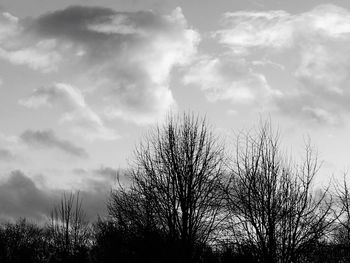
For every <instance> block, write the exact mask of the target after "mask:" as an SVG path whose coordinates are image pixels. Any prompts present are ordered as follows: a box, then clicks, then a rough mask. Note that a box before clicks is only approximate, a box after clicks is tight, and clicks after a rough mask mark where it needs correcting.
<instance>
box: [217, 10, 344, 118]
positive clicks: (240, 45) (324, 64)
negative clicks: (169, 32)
mask: <svg viewBox="0 0 350 263" xmlns="http://www.w3.org/2000/svg"><path fill="white" fill-rule="evenodd" d="M213 36H214V38H216V39H217V40H218V41H219V43H221V44H222V45H223V46H225V47H227V48H229V50H230V52H231V56H233V57H236V58H237V57H241V58H244V59H246V60H247V61H248V63H249V62H251V63H252V64H253V65H255V66H257V65H258V66H259V65H260V66H264V65H267V63H265V62H267V61H270V58H271V57H272V56H274V58H276V57H277V56H278V57H279V60H280V61H279V62H278V65H281V63H282V67H280V68H281V69H282V68H287V67H288V70H291V71H292V72H293V71H294V74H293V75H292V76H291V77H294V78H295V80H296V83H297V85H295V86H294V87H293V86H291V85H289V89H288V90H286V89H284V87H273V88H274V89H275V90H277V92H278V91H279V92H281V94H283V96H275V97H274V100H272V101H270V102H269V103H268V104H269V105H271V103H274V104H275V105H276V106H277V109H279V110H280V111H282V112H283V113H286V114H289V115H290V116H292V115H293V116H302V117H304V118H305V117H306V118H309V119H311V120H312V121H315V120H317V121H318V122H320V123H328V124H337V123H339V122H340V120H341V115H342V114H344V113H347V112H349V110H350V107H349V106H348V105H347V103H346V101H348V100H349V99H350V89H349V88H348V85H347V83H348V82H349V80H350V74H349V73H350V62H349V61H350V48H349V47H350V12H349V11H348V10H347V9H344V8H341V7H338V6H335V5H330V4H328V5H320V6H317V7H315V8H314V9H312V10H310V11H308V12H305V13H300V14H290V13H287V12H286V11H283V10H275V11H264V12H254V11H251V12H234V13H226V14H225V15H224V16H223V19H222V29H220V30H218V31H216V32H215V33H214V34H213ZM261 56H262V58H260V57H261ZM263 61H265V62H263ZM269 64H270V65H272V64H271V63H269ZM255 70H257V69H255ZM256 74H259V73H256ZM266 106H268V105H267V104H266ZM296 107H298V108H296Z"/></svg>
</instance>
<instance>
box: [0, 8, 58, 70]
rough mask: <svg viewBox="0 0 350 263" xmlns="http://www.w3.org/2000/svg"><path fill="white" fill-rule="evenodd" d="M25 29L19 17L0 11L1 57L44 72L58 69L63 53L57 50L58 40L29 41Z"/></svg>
mask: <svg viewBox="0 0 350 263" xmlns="http://www.w3.org/2000/svg"><path fill="white" fill-rule="evenodd" d="M25 31H26V28H25V26H24V24H21V21H20V20H19V18H17V17H15V16H13V15H11V14H10V13H7V12H3V13H0V59H4V60H7V61H8V62H10V63H12V64H14V65H27V66H29V67H30V68H32V69H34V70H39V71H42V72H44V73H48V72H51V71H55V70H57V64H58V63H59V62H60V60H61V55H60V54H59V52H57V51H56V50H55V48H56V41H55V40H54V39H45V40H39V41H33V40H32V41H29V43H27V42H28V38H26V37H23V35H24V34H25ZM25 43H27V45H25Z"/></svg>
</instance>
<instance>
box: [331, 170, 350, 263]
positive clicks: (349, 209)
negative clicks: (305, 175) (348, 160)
mask: <svg viewBox="0 0 350 263" xmlns="http://www.w3.org/2000/svg"><path fill="white" fill-rule="evenodd" d="M334 195H335V198H336V204H337V206H336V209H335V215H336V219H337V220H336V225H335V228H334V240H333V241H334V244H333V245H334V246H336V248H337V249H336V251H337V252H338V257H339V256H341V257H343V258H345V259H346V260H349V259H350V253H349V249H350V189H349V186H348V183H347V181H346V174H344V177H343V180H342V182H341V183H339V182H337V183H336V185H335V194H334Z"/></svg>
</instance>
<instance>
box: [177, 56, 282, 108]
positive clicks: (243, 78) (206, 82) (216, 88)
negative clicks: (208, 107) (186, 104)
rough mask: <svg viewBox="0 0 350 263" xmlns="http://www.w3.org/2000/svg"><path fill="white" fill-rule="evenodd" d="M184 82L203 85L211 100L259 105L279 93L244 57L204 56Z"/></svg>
mask: <svg viewBox="0 0 350 263" xmlns="http://www.w3.org/2000/svg"><path fill="white" fill-rule="evenodd" d="M184 83H185V84H186V85H189V84H194V85H197V86H199V87H200V88H201V89H202V90H203V91H204V92H205V94H206V96H207V99H208V100H209V101H211V102H214V101H221V100H229V101H231V102H232V103H234V104H248V105H250V104H255V105H256V104H260V103H262V102H263V101H264V98H265V99H268V98H269V97H270V96H275V95H276V96H277V95H278V93H276V94H275V92H274V91H273V90H272V89H271V87H270V86H269V84H268V83H267V81H266V79H265V76H264V75H262V74H258V73H255V72H254V71H253V70H252V68H251V66H250V65H249V63H247V61H246V60H245V59H244V58H238V59H237V58H230V57H210V56H203V57H201V58H199V59H198V61H197V62H196V63H195V64H194V65H192V66H191V68H190V69H189V71H188V72H187V74H186V75H185V76H184Z"/></svg>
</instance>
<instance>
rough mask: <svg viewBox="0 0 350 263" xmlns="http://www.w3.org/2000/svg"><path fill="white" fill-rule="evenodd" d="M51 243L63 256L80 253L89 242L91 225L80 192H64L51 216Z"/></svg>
mask: <svg viewBox="0 0 350 263" xmlns="http://www.w3.org/2000/svg"><path fill="white" fill-rule="evenodd" d="M49 230H50V233H51V234H50V236H51V239H52V240H51V243H52V245H53V246H54V247H55V248H56V250H57V251H58V253H59V254H61V255H62V257H68V256H71V255H75V254H78V253H79V252H80V249H81V248H83V247H85V246H86V245H87V244H88V242H89V226H88V222H87V221H86V219H85V213H84V211H83V209H82V200H81V198H80V195H79V192H78V193H77V194H76V195H74V194H73V193H71V194H70V195H68V196H67V195H66V194H64V195H63V197H62V199H61V201H60V203H59V204H58V205H56V206H55V207H54V208H53V210H52V212H51V216H50V223H49Z"/></svg>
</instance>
